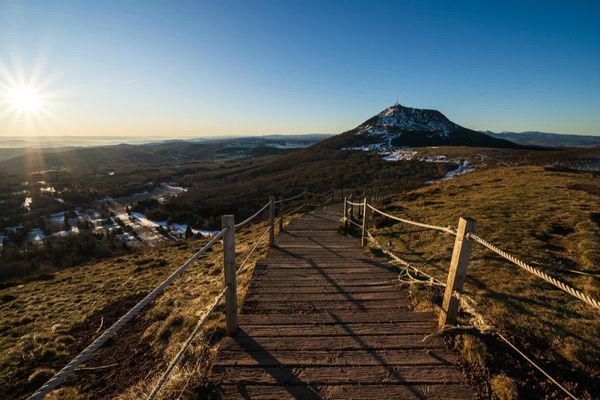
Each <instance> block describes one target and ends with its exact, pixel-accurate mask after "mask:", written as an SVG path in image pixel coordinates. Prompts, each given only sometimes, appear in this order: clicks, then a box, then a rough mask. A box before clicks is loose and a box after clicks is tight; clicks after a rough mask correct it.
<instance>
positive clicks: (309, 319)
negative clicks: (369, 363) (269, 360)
mask: <svg viewBox="0 0 600 400" xmlns="http://www.w3.org/2000/svg"><path fill="white" fill-rule="evenodd" d="M435 317H436V314H435V313H433V312H417V311H411V312H406V311H399V310H392V311H386V312H377V311H370V312H368V313H356V312H347V311H346V312H331V313H322V314H269V315H251V314H240V316H239V321H240V324H241V325H289V324H320V325H325V324H339V323H373V324H382V323H399V322H415V321H433V320H435Z"/></svg>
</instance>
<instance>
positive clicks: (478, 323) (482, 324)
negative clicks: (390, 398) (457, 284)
mask: <svg viewBox="0 0 600 400" xmlns="http://www.w3.org/2000/svg"><path fill="white" fill-rule="evenodd" d="M357 225H358V224H357ZM358 226H359V227H360V225H358ZM367 235H368V238H369V240H370V241H371V242H372V243H373V244H374V247H375V248H377V249H379V250H380V251H381V252H383V253H384V254H386V255H387V256H388V257H390V258H391V259H392V260H394V261H396V262H398V263H399V264H401V265H402V267H401V268H402V270H403V271H404V273H405V275H406V276H408V278H409V279H410V280H409V281H403V282H406V283H425V284H429V285H436V286H440V287H446V286H447V284H446V283H444V282H442V281H440V280H439V279H437V278H435V277H433V276H431V275H429V274H427V273H426V272H424V271H422V270H420V269H418V268H416V267H415V266H414V265H412V264H411V263H410V262H408V261H406V260H404V259H402V258H400V257H398V256H397V255H396V254H394V253H393V252H392V251H391V250H389V249H387V248H385V247H384V246H383V245H381V243H379V241H378V240H377V239H375V237H373V235H372V234H371V233H370V232H369V231H368V230H367ZM469 236H475V235H470V234H469ZM471 239H473V238H472V237H471ZM409 269H410V270H413V271H414V272H415V273H417V274H420V275H423V276H424V277H426V278H427V280H426V281H423V280H420V279H417V278H415V277H413V276H412V275H410V273H409ZM398 279H399V280H401V278H400V275H399V276H398ZM452 295H453V296H454V297H455V298H456V299H457V300H458V301H459V302H460V304H461V306H462V307H463V309H464V310H465V311H466V312H467V313H468V314H470V315H471V317H472V318H471V320H472V323H473V325H474V326H473V327H474V328H475V329H477V330H479V331H480V332H482V333H493V334H495V335H496V336H497V337H498V338H499V339H500V340H502V341H503V342H505V343H506V344H507V345H508V346H509V347H511V348H512V349H513V350H514V351H515V352H516V353H517V354H519V355H520V356H521V357H522V358H523V359H524V360H525V361H527V362H528V363H529V364H530V365H531V366H533V367H534V368H535V369H537V370H538V371H539V372H540V373H541V374H543V375H544V376H545V377H546V379H548V380H549V381H550V382H551V383H552V384H554V385H555V386H556V387H557V388H559V389H560V390H562V391H563V392H564V393H565V394H566V395H567V396H568V397H570V398H571V399H574V400H577V397H575V395H574V394H573V393H571V392H570V391H569V390H568V389H567V388H565V387H564V386H563V385H562V384H561V383H560V382H558V380H557V379H556V378H554V377H553V376H552V375H550V374H549V373H548V372H547V371H546V370H545V369H543V368H542V367H541V366H540V365H539V364H538V363H536V362H535V361H533V360H532V359H531V358H530V357H529V356H527V355H526V354H525V353H524V352H523V351H522V350H521V349H519V348H518V347H517V346H516V345H515V344H514V343H512V342H511V341H510V340H508V338H506V336H504V335H503V334H502V333H500V332H499V331H498V329H497V328H496V327H494V326H492V325H490V324H489V323H488V322H487V321H486V320H485V318H484V317H483V316H482V315H481V314H480V313H479V312H477V310H475V308H474V306H472V305H471V304H473V303H474V304H477V302H476V301H475V300H474V299H473V298H471V297H469V296H467V295H465V294H462V293H460V292H459V291H454V292H453V293H452ZM456 328H459V329H466V328H470V327H469V326H466V327H463V326H456V325H448V324H445V325H444V326H442V328H441V329H440V330H439V331H438V332H437V333H440V332H444V331H448V330H453V329H456ZM430 336H432V335H428V336H425V338H423V340H426V339H427V338H428V337H430Z"/></svg>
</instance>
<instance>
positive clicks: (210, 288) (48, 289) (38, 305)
mask: <svg viewBox="0 0 600 400" xmlns="http://www.w3.org/2000/svg"><path fill="white" fill-rule="evenodd" d="M264 229H265V225H264V224H263V223H261V224H256V225H253V226H251V227H249V228H247V229H242V230H241V231H240V232H239V234H238V235H237V238H236V240H237V246H236V251H237V252H238V265H239V263H240V262H241V261H242V260H243V258H244V257H245V256H246V254H247V252H248V251H249V250H250V249H251V247H252V246H253V245H254V243H255V241H256V240H257V239H258V237H259V235H260V233H262V232H263V231H264ZM204 242H205V240H203V239H199V240H189V241H186V242H182V243H177V244H172V245H168V246H165V247H161V248H156V249H150V250H148V251H147V252H145V253H143V254H134V255H131V256H123V257H119V258H116V259H111V260H106V261H102V262H97V263H90V264H87V265H84V266H80V267H78V268H73V269H67V270H63V271H60V272H58V273H56V274H54V275H52V276H47V277H46V279H44V280H40V281H36V282H29V283H25V284H23V285H20V286H18V287H11V288H7V289H4V290H0V314H2V321H1V323H0V354H1V356H0V398H3V399H13V398H26V396H27V395H28V394H30V393H31V392H32V391H33V390H35V389H36V388H38V387H39V386H41V384H42V383H43V382H44V381H45V380H46V379H48V378H49V377H50V376H51V375H52V373H53V372H55V371H57V370H59V369H60V368H62V367H63V366H64V365H65V364H66V363H67V362H68V361H69V360H70V359H72V358H73V357H74V356H75V355H76V354H77V353H78V352H79V351H81V350H82V349H83V348H84V347H85V346H87V345H88V344H89V343H91V341H92V340H93V339H94V338H96V337H97V336H98V335H99V334H100V333H101V332H102V331H103V330H104V329H106V328H107V327H109V326H110V325H111V324H112V323H114V322H115V321H116V320H117V319H118V318H119V317H120V316H121V315H122V314H124V313H125V312H126V311H127V310H129V309H130V308H131V307H132V306H133V305H135V304H136V303H137V302H138V301H139V300H141V299H142V298H143V297H144V296H145V295H146V294H147V293H148V292H149V291H150V290H151V289H153V288H154V287H155V286H156V285H157V284H158V283H160V282H161V281H162V280H164V279H165V278H166V277H167V276H169V275H170V274H171V273H172V272H173V271H174V270H175V269H176V268H177V267H178V266H179V265H180V264H182V263H183V262H184V261H185V260H187V259H188V258H189V257H190V256H191V255H192V254H193V253H194V252H195V251H197V250H198V249H199V248H200V247H201V246H202V244H203V243H204ZM221 247H222V246H221V245H220V244H217V245H215V247H213V250H211V251H209V252H207V253H206V255H205V256H204V257H202V258H201V259H199V260H198V261H197V262H196V263H195V264H194V265H193V266H192V267H190V268H189V270H188V271H187V272H185V273H184V274H183V275H182V276H181V277H179V278H178V279H177V280H176V281H175V282H174V283H173V284H172V285H171V286H169V287H168V288H167V290H166V291H165V292H164V293H163V294H162V295H161V296H159V298H158V299H157V300H155V301H154V303H153V304H151V306H150V307H148V308H147V309H146V310H145V311H143V312H142V313H141V314H140V315H139V316H138V317H136V318H135V319H134V320H133V321H131V322H130V323H129V324H127V326H126V327H125V328H124V329H123V330H122V331H121V332H120V333H119V334H118V335H117V336H116V337H115V338H113V339H112V340H110V341H109V342H108V343H107V344H106V345H105V346H103V347H102V348H101V349H100V350H99V351H98V352H96V353H95V355H94V356H93V357H92V358H91V359H90V360H89V361H88V362H87V363H86V364H85V367H86V368H88V369H86V368H84V369H83V370H79V371H77V372H75V373H74V374H73V375H72V376H71V377H70V378H69V379H68V380H67V382H66V383H65V384H64V385H63V386H62V387H61V389H60V390H59V391H57V392H55V393H54V394H53V396H54V397H52V396H51V397H50V398H55V399H58V398H67V399H112V398H120V399H132V398H145V396H147V394H148V393H149V391H150V390H151V389H152V387H153V385H154V383H155V382H156V380H157V379H158V377H159V376H160V374H161V373H162V372H163V371H164V370H165V368H166V366H167V364H168V362H169V361H170V360H171V358H172V357H173V356H174V355H175V354H176V353H177V351H179V349H180V346H181V344H182V343H183V342H184V341H185V339H186V338H187V336H188V335H189V334H190V332H191V331H192V329H193V327H194V326H195V324H196V323H197V321H198V319H199V317H200V315H202V312H203V310H204V309H206V308H207V307H208V305H209V304H210V303H212V301H213V299H214V297H215V296H216V295H217V294H218V293H219V292H220V290H221V289H222V287H223V275H222V251H221ZM264 251H265V245H264V244H263V246H261V247H259V251H256V252H255V253H254V255H253V257H252V258H251V259H250V261H251V264H250V265H253V261H255V260H256V259H258V258H259V257H261V256H262V255H263V254H264ZM251 272H252V268H248V269H246V271H245V272H244V273H242V274H241V275H240V277H239V278H238V284H239V294H240V298H241V297H242V295H243V293H244V292H245V288H246V286H247V283H248V279H249V277H250V276H251ZM223 327H224V317H223V314H222V312H217V313H215V314H214V317H213V318H212V319H211V321H210V322H209V323H208V325H207V328H206V330H205V331H204V333H203V334H201V335H200V337H199V339H198V340H196V342H195V343H194V344H193V346H192V347H191V349H190V351H189V352H188V354H189V357H187V358H186V359H185V361H184V362H183V364H182V365H181V367H180V368H179V369H178V370H177V371H176V373H175V374H174V376H173V378H172V379H171V380H170V382H169V385H168V386H167V387H166V388H165V389H164V393H163V394H164V395H165V397H166V398H176V397H177V396H179V395H183V398H190V397H191V393H193V392H194V393H198V391H201V390H202V389H201V387H202V386H203V385H204V384H206V379H205V378H206V372H207V369H206V367H207V365H208V360H210V358H211V357H212V355H213V345H214V344H215V343H217V342H218V340H219V339H220V338H221V337H222V336H223Z"/></svg>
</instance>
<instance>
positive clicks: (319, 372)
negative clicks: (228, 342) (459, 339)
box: [212, 365, 462, 385]
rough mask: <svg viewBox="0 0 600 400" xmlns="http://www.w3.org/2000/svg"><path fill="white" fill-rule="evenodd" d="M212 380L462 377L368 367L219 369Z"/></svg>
mask: <svg viewBox="0 0 600 400" xmlns="http://www.w3.org/2000/svg"><path fill="white" fill-rule="evenodd" d="M212 378H213V379H214V380H215V381H216V382H218V383H220V384H225V385H228V384H238V385H248V384H270V385H302V384H312V385H314V384H324V385H327V384H371V383H373V382H377V383H379V384H427V383H445V384H448V383H460V382H462V373H461V372H459V371H458V370H457V369H455V368H448V367H446V366H419V365H415V366H389V367H387V366H366V367H362V366H360V367H354V366H344V367H338V366H334V367H297V368H294V367H290V368H288V367H223V366H220V365H216V366H215V368H214V369H213V375H212Z"/></svg>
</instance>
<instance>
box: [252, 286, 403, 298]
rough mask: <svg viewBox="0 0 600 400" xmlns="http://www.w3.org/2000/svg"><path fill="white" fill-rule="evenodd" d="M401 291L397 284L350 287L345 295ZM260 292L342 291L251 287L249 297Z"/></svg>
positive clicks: (308, 292)
mask: <svg viewBox="0 0 600 400" xmlns="http://www.w3.org/2000/svg"><path fill="white" fill-rule="evenodd" d="M398 290H400V288H399V286H398V285H397V284H391V285H380V286H372V285H371V286H349V287H347V288H346V289H344V293H349V294H351V295H353V294H356V293H382V292H396V291H398ZM257 292H260V293H262V294H265V295H267V294H271V293H277V294H298V295H299V294H302V293H306V294H327V293H340V289H338V288H336V287H335V286H293V287H287V286H260V287H257V286H251V287H250V288H249V289H248V291H247V292H246V293H247V296H248V295H250V294H252V293H257Z"/></svg>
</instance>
